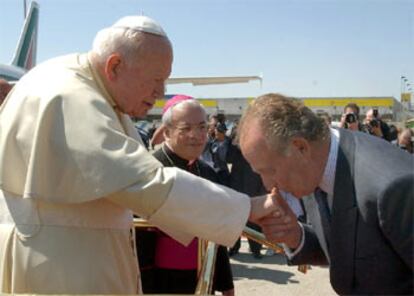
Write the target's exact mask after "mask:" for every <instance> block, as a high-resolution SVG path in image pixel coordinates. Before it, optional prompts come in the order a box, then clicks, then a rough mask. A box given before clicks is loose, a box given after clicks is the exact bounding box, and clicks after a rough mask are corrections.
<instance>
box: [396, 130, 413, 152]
mask: <svg viewBox="0 0 414 296" xmlns="http://www.w3.org/2000/svg"><path fill="white" fill-rule="evenodd" d="M413 139H414V132H413V130H412V129H410V128H404V129H402V130H401V131H400V132H399V134H398V138H397V140H396V141H395V144H396V145H397V146H398V147H400V148H401V149H403V150H405V151H407V152H408V153H414V147H413V146H414V144H413Z"/></svg>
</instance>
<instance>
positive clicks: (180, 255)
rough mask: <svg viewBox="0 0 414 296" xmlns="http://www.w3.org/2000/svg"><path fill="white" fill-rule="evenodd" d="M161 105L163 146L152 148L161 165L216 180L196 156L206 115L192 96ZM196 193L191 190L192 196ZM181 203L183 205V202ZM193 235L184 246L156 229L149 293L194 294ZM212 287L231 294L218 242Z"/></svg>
mask: <svg viewBox="0 0 414 296" xmlns="http://www.w3.org/2000/svg"><path fill="white" fill-rule="evenodd" d="M170 103H171V104H169V107H168V108H164V114H163V117H162V123H163V126H164V127H165V129H164V137H165V139H166V141H165V142H164V144H163V146H162V147H161V148H160V149H158V150H157V151H155V152H154V156H155V158H157V159H158V160H159V161H160V162H161V163H162V164H163V165H164V166H165V167H178V168H180V169H183V170H186V171H188V172H190V173H192V174H194V175H196V176H199V177H202V178H205V179H207V180H210V181H212V182H216V183H219V176H218V175H217V174H216V173H215V172H214V170H213V169H212V168H211V167H210V166H209V165H207V164H206V163H205V162H203V161H202V160H200V159H199V157H200V155H201V153H202V152H203V149H204V146H205V144H206V142H207V121H206V119H207V116H206V112H205V110H204V107H203V106H202V105H201V104H200V103H199V102H198V101H197V100H194V99H188V98H183V97H177V98H176V99H171V100H170ZM197 197H198V193H195V195H194V198H197ZM183 206H184V205H183ZM199 244H200V241H199V239H197V238H195V239H193V241H192V242H191V243H190V244H189V245H188V246H183V245H182V244H180V243H179V242H178V241H176V240H174V239H173V238H172V237H170V236H169V235H167V234H166V233H164V232H158V235H157V240H156V244H155V263H154V265H155V283H156V284H155V285H154V290H153V293H154V294H157V293H167V294H194V292H195V289H196V285H197V278H198V277H197V267H198V247H199ZM214 270H215V271H214V279H213V291H221V292H222V293H223V295H228V296H230V295H234V284H233V275H232V272H231V267H230V261H229V257H228V254H227V249H226V248H225V247H223V246H218V249H217V257H216V264H215V268H214Z"/></svg>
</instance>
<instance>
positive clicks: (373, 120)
mask: <svg viewBox="0 0 414 296" xmlns="http://www.w3.org/2000/svg"><path fill="white" fill-rule="evenodd" d="M369 125H370V126H371V127H379V121H378V119H372V120H370V121H369Z"/></svg>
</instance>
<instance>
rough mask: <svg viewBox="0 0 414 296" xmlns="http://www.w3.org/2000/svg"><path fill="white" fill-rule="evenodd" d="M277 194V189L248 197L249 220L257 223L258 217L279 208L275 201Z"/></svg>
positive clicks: (260, 217)
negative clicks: (249, 207)
mask: <svg viewBox="0 0 414 296" xmlns="http://www.w3.org/2000/svg"><path fill="white" fill-rule="evenodd" d="M278 195H279V192H278V191H277V190H272V193H270V194H267V195H262V196H257V197H253V198H251V199H250V203H251V210H250V216H249V220H250V221H252V222H254V223H258V221H259V220H260V219H262V218H263V217H265V216H268V215H269V214H271V213H273V212H274V211H276V210H279V211H280V210H281V208H280V207H279V206H278V204H277V202H276V197H277V196H278Z"/></svg>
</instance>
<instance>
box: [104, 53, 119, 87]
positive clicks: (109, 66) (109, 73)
mask: <svg viewBox="0 0 414 296" xmlns="http://www.w3.org/2000/svg"><path fill="white" fill-rule="evenodd" d="M122 66H123V65H122V59H121V57H120V55H119V54H116V53H113V54H111V55H110V56H109V57H108V59H107V60H106V63H105V75H106V77H107V79H108V80H110V81H114V80H116V79H117V77H118V74H119V71H120V70H121V67H122Z"/></svg>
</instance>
